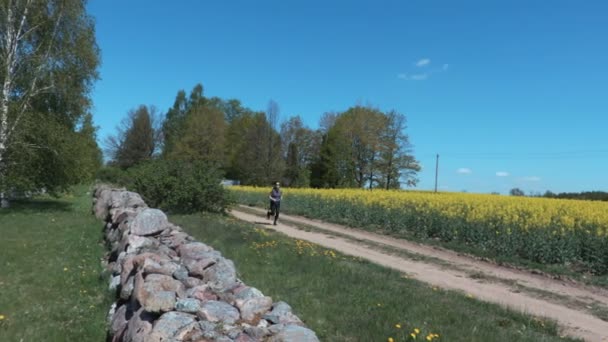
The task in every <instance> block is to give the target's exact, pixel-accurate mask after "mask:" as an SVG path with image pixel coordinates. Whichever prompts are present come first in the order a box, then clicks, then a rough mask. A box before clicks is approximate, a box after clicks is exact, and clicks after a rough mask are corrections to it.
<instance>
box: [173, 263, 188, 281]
mask: <svg viewBox="0 0 608 342" xmlns="http://www.w3.org/2000/svg"><path fill="white" fill-rule="evenodd" d="M173 278H175V279H177V280H181V281H184V280H186V279H188V269H187V268H186V267H185V266H184V265H179V267H178V268H177V269H176V270H175V271H174V272H173Z"/></svg>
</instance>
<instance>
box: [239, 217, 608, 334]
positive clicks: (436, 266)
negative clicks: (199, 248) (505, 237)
mask: <svg viewBox="0 0 608 342" xmlns="http://www.w3.org/2000/svg"><path fill="white" fill-rule="evenodd" d="M244 208H247V210H246V211H247V212H245V210H243V211H242V210H232V215H233V216H235V217H236V218H238V219H241V220H244V221H248V222H251V223H257V224H260V225H264V226H266V227H268V228H272V229H275V230H277V231H280V232H282V233H284V234H286V235H288V236H290V237H293V238H296V239H301V240H306V241H310V242H312V243H315V244H318V245H320V246H323V247H326V248H332V249H335V250H337V251H340V252H342V253H344V254H348V255H352V256H356V257H361V258H365V259H367V260H369V261H372V262H374V263H377V264H379V265H382V266H386V267H390V268H393V269H395V270H398V271H401V272H404V273H405V274H406V275H407V276H408V277H410V278H414V279H417V280H420V281H423V282H426V283H428V284H429V285H431V286H437V287H441V288H443V289H449V290H460V291H463V292H465V293H467V294H469V295H472V296H474V297H475V298H477V299H480V300H483V301H487V302H492V303H498V304H501V305H504V306H506V307H509V308H511V309H515V310H518V311H521V312H525V313H529V314H532V315H535V316H540V317H547V318H550V319H552V320H555V321H557V323H558V324H559V325H560V326H561V327H562V328H563V334H567V335H570V336H573V337H578V338H583V339H584V340H586V341H593V342H608V322H606V321H603V320H601V319H600V318H597V317H595V316H593V315H592V314H591V313H590V312H589V311H588V310H586V307H590V306H591V305H594V306H596V307H597V306H600V307H604V308H606V309H608V291H607V290H606V289H601V288H596V287H590V286H584V285H581V284H578V283H573V282H568V281H564V280H557V279H552V278H549V277H546V276H543V275H538V274H532V273H530V272H528V271H522V270H516V269H511V268H507V267H502V266H498V265H494V264H491V263H488V262H485V261H480V260H477V259H474V258H471V257H468V256H465V255H460V254H458V253H455V252H452V251H448V250H443V249H439V248H435V247H430V246H425V245H420V244H416V243H412V242H409V241H406V240H400V239H396V238H391V237H388V236H384V235H380V234H374V233H370V232H365V231H362V230H357V229H353V228H348V227H345V226H340V225H336V224H330V223H326V222H322V221H318V220H311V219H307V218H304V217H299V216H291V215H284V214H281V219H280V220H279V223H278V225H277V226H273V225H270V224H269V223H270V221H266V218H265V214H264V213H265V212H264V211H263V210H261V209H254V208H250V207H244ZM251 210H255V211H256V212H258V213H259V214H251V213H250V211H251ZM291 222H293V223H292V224H290V223H291ZM296 225H300V228H297V227H296ZM301 225H307V226H310V227H313V228H314V229H313V230H312V231H306V230H303V229H301V228H302V226H301ZM324 232H327V233H324ZM336 234H338V235H336ZM340 235H342V236H344V237H341V236H340ZM389 249H390V250H389ZM399 251H402V252H404V253H398V252H399ZM412 254H415V255H418V256H422V257H423V258H422V259H420V258H411V255H412ZM408 255H409V256H410V257H408ZM414 259H417V260H414ZM539 293H541V294H542V296H539Z"/></svg>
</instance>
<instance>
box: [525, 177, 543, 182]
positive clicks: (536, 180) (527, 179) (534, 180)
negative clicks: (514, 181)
mask: <svg viewBox="0 0 608 342" xmlns="http://www.w3.org/2000/svg"><path fill="white" fill-rule="evenodd" d="M521 180H523V181H524V182H540V177H537V176H527V177H524V178H522V179H521Z"/></svg>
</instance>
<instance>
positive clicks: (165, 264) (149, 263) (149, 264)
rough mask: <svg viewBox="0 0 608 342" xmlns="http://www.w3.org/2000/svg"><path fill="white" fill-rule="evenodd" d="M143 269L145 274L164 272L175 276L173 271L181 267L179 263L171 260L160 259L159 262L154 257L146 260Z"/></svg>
mask: <svg viewBox="0 0 608 342" xmlns="http://www.w3.org/2000/svg"><path fill="white" fill-rule="evenodd" d="M142 269H143V270H144V273H145V274H164V275H167V276H173V273H174V272H175V271H177V270H178V269H179V265H177V264H175V263H174V262H172V261H169V260H160V262H157V261H155V260H152V259H146V260H144V263H143V265H142Z"/></svg>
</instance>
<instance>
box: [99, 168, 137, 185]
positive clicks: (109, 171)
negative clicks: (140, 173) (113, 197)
mask: <svg viewBox="0 0 608 342" xmlns="http://www.w3.org/2000/svg"><path fill="white" fill-rule="evenodd" d="M95 178H97V180H99V181H101V182H103V183H109V184H112V185H116V186H124V187H130V186H131V185H132V183H133V179H132V178H131V176H130V174H129V172H128V171H125V170H123V169H121V168H119V167H117V166H104V167H102V168H100V169H99V170H98V171H97V174H96V176H95Z"/></svg>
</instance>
